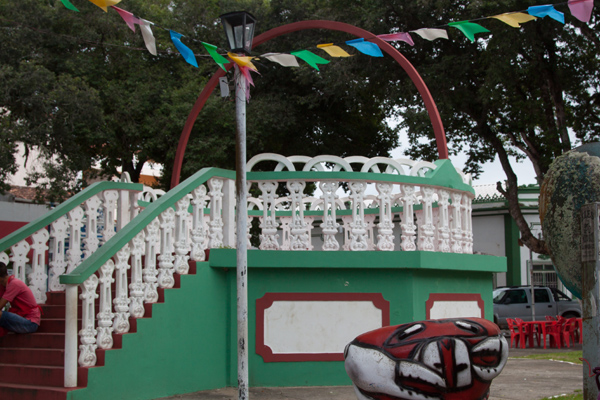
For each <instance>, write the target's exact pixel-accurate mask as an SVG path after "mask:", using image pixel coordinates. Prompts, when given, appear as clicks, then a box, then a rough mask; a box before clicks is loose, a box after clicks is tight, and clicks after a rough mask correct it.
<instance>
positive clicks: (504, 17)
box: [492, 12, 537, 28]
mask: <svg viewBox="0 0 600 400" xmlns="http://www.w3.org/2000/svg"><path fill="white" fill-rule="evenodd" d="M492 18H496V19H498V20H500V21H502V22H504V23H505V24H508V25H510V26H512V27H513V28H520V27H521V24H524V23H525V22H529V21H533V20H535V19H537V18H536V17H534V16H533V15H529V14H525V13H522V12H516V13H505V14H500V15H494V16H493V17H492Z"/></svg>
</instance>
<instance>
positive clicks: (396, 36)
mask: <svg viewBox="0 0 600 400" xmlns="http://www.w3.org/2000/svg"><path fill="white" fill-rule="evenodd" d="M377 37H378V38H379V39H381V40H385V41H386V42H396V41H398V40H400V41H403V42H406V43H408V44H410V45H411V46H414V45H415V42H413V40H412V37H411V36H410V34H408V33H406V32H398V33H387V34H385V35H377Z"/></svg>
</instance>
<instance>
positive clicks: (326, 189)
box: [319, 181, 340, 251]
mask: <svg viewBox="0 0 600 400" xmlns="http://www.w3.org/2000/svg"><path fill="white" fill-rule="evenodd" d="M319 188H320V189H321V191H322V192H323V222H322V223H321V231H322V232H323V250H325V251H337V250H339V249H340V244H339V243H338V241H337V240H336V238H335V235H336V234H337V233H338V227H339V226H340V224H338V223H337V218H336V215H335V214H336V213H335V210H336V203H335V200H336V199H337V195H336V194H335V192H336V191H337V190H338V188H339V184H338V183H337V182H331V181H325V182H321V183H320V184H319Z"/></svg>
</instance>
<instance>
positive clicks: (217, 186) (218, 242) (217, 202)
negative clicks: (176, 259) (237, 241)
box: [208, 178, 224, 249]
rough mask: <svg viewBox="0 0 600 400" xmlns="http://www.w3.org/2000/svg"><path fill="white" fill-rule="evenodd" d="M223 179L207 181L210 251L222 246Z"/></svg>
mask: <svg viewBox="0 0 600 400" xmlns="http://www.w3.org/2000/svg"><path fill="white" fill-rule="evenodd" d="M223 183H224V182H223V179H219V178H212V179H210V180H209V181H208V188H209V189H210V192H209V193H208V194H209V196H210V223H209V234H208V237H209V238H210V240H209V243H208V246H209V247H210V248H211V249H214V248H215V247H222V246H223V218H222V216H221V215H222V212H223Z"/></svg>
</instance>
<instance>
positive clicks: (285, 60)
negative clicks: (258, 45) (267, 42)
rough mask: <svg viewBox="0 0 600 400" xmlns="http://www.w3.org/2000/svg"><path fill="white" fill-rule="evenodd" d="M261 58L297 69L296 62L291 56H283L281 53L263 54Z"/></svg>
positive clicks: (294, 57)
mask: <svg viewBox="0 0 600 400" xmlns="http://www.w3.org/2000/svg"><path fill="white" fill-rule="evenodd" d="M261 57H264V58H266V59H267V60H270V61H273V62H276V63H279V64H281V65H283V66H284V67H299V66H300V65H298V60H297V59H296V56H293V55H291V54H283V53H265V54H263V55H262V56H261Z"/></svg>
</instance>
